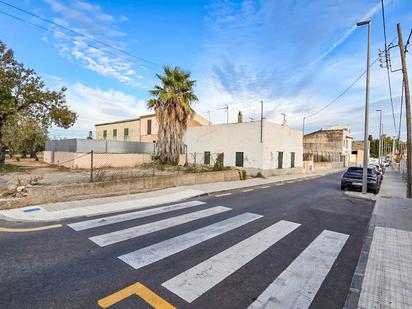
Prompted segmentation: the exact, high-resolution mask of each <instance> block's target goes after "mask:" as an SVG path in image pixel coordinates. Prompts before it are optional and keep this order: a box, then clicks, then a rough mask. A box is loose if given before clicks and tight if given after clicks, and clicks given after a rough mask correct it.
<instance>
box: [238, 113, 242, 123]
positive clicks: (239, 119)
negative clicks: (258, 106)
mask: <svg viewBox="0 0 412 309" xmlns="http://www.w3.org/2000/svg"><path fill="white" fill-rule="evenodd" d="M237 122H238V123H242V122H243V114H242V112H241V111H239V113H238V114H237Z"/></svg>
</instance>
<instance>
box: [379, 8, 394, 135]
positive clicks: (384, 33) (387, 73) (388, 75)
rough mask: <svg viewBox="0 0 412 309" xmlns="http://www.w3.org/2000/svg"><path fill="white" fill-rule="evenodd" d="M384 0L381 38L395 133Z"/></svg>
mask: <svg viewBox="0 0 412 309" xmlns="http://www.w3.org/2000/svg"><path fill="white" fill-rule="evenodd" d="M383 1H384V0H381V5H382V24H383V38H384V41H385V63H386V75H387V79H388V87H389V98H390V101H391V108H392V119H393V127H394V129H395V133H396V131H397V129H396V120H395V109H394V107H393V97H392V83H391V76H390V72H389V70H390V69H389V61H388V57H389V55H388V45H387V40H386V20H385V5H384V4H383Z"/></svg>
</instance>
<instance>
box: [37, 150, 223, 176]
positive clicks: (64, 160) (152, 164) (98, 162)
mask: <svg viewBox="0 0 412 309" xmlns="http://www.w3.org/2000/svg"><path fill="white" fill-rule="evenodd" d="M49 156H50V157H51V158H48V159H47V160H45V161H46V162H47V161H49V162H53V163H52V164H54V165H56V166H59V167H66V168H68V172H70V176H67V177H72V178H73V179H74V176H76V181H75V182H85V181H92V182H99V181H110V180H116V179H126V178H139V177H153V176H162V175H175V176H178V175H181V174H185V173H201V172H208V171H223V170H224V169H226V168H225V165H224V154H223V153H211V152H207V151H206V152H201V153H194V152H193V153H184V154H181V155H180V156H179V164H177V165H172V164H163V163H160V162H159V160H157V159H156V157H155V156H154V155H153V154H149V153H107V152H95V151H90V152H87V153H76V152H66V153H64V155H62V153H58V154H57V153H56V154H54V153H50V154H49Z"/></svg>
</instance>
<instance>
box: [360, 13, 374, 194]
mask: <svg viewBox="0 0 412 309" xmlns="http://www.w3.org/2000/svg"><path fill="white" fill-rule="evenodd" d="M364 25H368V49H367V56H366V57H367V58H366V96H365V129H364V130H365V131H364V136H363V173H362V193H367V192H368V161H369V151H368V148H369V147H368V134H369V133H368V122H369V75H370V47H371V20H370V19H365V20H362V21H360V22H358V23H356V26H358V27H360V26H364Z"/></svg>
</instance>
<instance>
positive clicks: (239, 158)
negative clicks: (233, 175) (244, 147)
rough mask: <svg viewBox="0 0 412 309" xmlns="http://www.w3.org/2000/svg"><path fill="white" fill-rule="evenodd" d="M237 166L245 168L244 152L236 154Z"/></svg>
mask: <svg viewBox="0 0 412 309" xmlns="http://www.w3.org/2000/svg"><path fill="white" fill-rule="evenodd" d="M235 165H236V166H239V167H243V152H236V164H235Z"/></svg>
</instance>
